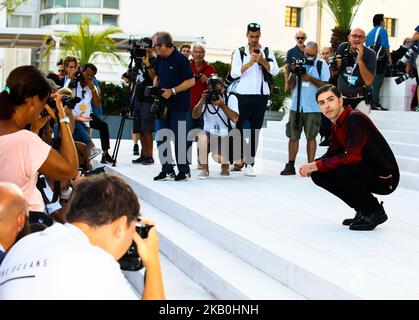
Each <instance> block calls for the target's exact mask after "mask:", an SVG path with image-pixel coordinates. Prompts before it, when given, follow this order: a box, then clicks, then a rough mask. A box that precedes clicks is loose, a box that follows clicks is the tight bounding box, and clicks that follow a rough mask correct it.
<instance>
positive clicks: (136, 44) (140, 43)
mask: <svg viewBox="0 0 419 320" xmlns="http://www.w3.org/2000/svg"><path fill="white" fill-rule="evenodd" d="M128 44H129V45H132V48H131V49H130V51H129V52H130V54H131V59H137V58H142V57H145V56H146V55H147V50H146V49H147V48H152V47H153V45H152V43H151V42H150V41H148V40H146V38H141V39H139V40H136V39H129V42H128Z"/></svg>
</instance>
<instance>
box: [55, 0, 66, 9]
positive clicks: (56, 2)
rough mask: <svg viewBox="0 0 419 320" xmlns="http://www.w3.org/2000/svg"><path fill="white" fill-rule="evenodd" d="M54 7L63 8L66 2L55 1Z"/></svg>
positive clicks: (64, 0)
mask: <svg viewBox="0 0 419 320" xmlns="http://www.w3.org/2000/svg"><path fill="white" fill-rule="evenodd" d="M54 6H55V7H59V8H65V7H67V1H66V0H55V5H54Z"/></svg>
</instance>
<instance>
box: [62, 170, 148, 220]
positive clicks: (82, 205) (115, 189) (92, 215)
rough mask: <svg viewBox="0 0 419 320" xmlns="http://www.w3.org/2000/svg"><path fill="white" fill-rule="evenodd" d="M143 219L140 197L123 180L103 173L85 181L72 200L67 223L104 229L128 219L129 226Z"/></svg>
mask: <svg viewBox="0 0 419 320" xmlns="http://www.w3.org/2000/svg"><path fill="white" fill-rule="evenodd" d="M139 215H140V204H139V202H138V197H137V195H136V194H135V193H134V191H133V190H132V188H131V187H130V186H129V185H128V184H127V183H126V182H125V181H124V180H123V179H122V178H120V177H118V176H116V175H113V174H109V173H102V174H99V175H94V176H90V177H87V178H85V179H84V180H83V181H82V182H81V183H80V184H79V186H78V187H77V191H76V192H75V195H74V197H73V198H72V199H71V200H70V204H69V209H68V213H67V221H68V222H70V223H73V222H83V223H86V224H87V225H89V226H91V227H94V226H98V227H99V226H104V225H107V224H109V223H112V222H113V221H115V220H117V219H119V218H120V217H122V216H127V218H128V219H127V220H128V223H130V222H132V221H136V220H137V218H138V216H139Z"/></svg>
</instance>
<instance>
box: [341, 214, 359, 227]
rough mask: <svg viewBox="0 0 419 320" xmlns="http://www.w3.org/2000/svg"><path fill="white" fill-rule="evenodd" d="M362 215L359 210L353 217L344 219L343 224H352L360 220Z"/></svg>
mask: <svg viewBox="0 0 419 320" xmlns="http://www.w3.org/2000/svg"><path fill="white" fill-rule="evenodd" d="M361 217H362V213H361V211H357V212H356V214H355V217H354V218H353V219H345V220H343V222H342V224H343V225H344V226H350V225H351V224H352V223H353V222H355V221H358V220H359V219H361Z"/></svg>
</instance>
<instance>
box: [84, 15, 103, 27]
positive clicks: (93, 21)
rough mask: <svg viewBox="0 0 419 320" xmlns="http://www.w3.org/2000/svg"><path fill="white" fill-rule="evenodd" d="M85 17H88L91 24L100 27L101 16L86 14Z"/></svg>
mask: <svg viewBox="0 0 419 320" xmlns="http://www.w3.org/2000/svg"><path fill="white" fill-rule="evenodd" d="M85 17H87V19H89V22H90V24H97V25H100V15H99V14H93V13H86V14H85Z"/></svg>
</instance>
